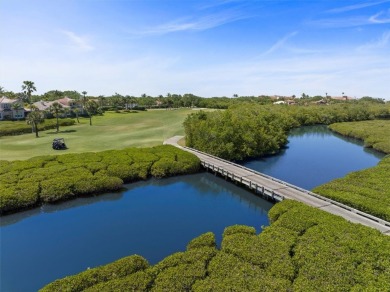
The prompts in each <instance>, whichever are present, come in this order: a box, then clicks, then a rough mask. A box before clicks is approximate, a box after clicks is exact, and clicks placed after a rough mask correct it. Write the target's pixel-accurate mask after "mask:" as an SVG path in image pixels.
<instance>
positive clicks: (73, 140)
mask: <svg viewBox="0 0 390 292" xmlns="http://www.w3.org/2000/svg"><path fill="white" fill-rule="evenodd" d="M192 112H194V110H193V109H188V108H183V109H176V110H164V109H155V110H148V111H139V112H121V113H116V112H105V113H104V115H102V116H94V117H93V118H92V126H90V125H89V119H88V118H80V119H79V120H80V123H76V125H74V126H68V127H60V131H59V133H56V131H55V129H52V130H47V131H40V132H39V138H35V134H33V133H31V134H23V135H18V136H4V137H0V160H23V159H28V158H31V157H34V156H38V155H50V154H56V155H58V154H65V153H82V152H97V151H103V150H109V149H123V148H126V147H150V146H156V145H161V144H162V143H163V141H164V140H165V139H167V138H169V137H172V136H175V135H183V134H184V128H183V125H182V124H183V121H184V119H185V118H186V116H187V115H188V114H190V113H192ZM58 137H60V138H64V139H65V143H66V145H67V147H68V149H67V150H53V149H52V147H51V146H52V141H53V139H54V138H58Z"/></svg>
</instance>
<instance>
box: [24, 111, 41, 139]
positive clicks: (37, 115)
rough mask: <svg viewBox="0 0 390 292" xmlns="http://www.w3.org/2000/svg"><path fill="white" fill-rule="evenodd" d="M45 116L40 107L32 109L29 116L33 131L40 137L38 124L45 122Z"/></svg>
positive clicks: (28, 122)
mask: <svg viewBox="0 0 390 292" xmlns="http://www.w3.org/2000/svg"><path fill="white" fill-rule="evenodd" d="M44 120H45V116H44V114H43V112H41V111H40V110H38V109H34V108H33V109H32V110H31V112H30V113H29V115H28V116H27V124H29V125H31V127H32V129H33V131H35V137H36V138H38V137H39V135H38V131H39V130H38V124H41V123H43V122H44Z"/></svg>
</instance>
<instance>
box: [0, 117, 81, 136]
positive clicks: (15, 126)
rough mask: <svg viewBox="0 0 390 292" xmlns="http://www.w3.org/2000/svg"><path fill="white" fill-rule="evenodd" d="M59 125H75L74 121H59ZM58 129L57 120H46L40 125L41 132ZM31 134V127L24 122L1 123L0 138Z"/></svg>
mask: <svg viewBox="0 0 390 292" xmlns="http://www.w3.org/2000/svg"><path fill="white" fill-rule="evenodd" d="M58 124H59V126H60V127H65V126H72V125H74V124H75V121H74V120H73V119H67V118H66V119H59V120H58ZM56 127H57V122H56V119H46V120H45V121H44V122H43V123H42V124H39V130H40V131H44V130H49V129H55V128H56ZM29 133H31V126H30V125H27V124H26V122H23V121H13V122H1V123H0V137H1V136H13V135H21V134H29Z"/></svg>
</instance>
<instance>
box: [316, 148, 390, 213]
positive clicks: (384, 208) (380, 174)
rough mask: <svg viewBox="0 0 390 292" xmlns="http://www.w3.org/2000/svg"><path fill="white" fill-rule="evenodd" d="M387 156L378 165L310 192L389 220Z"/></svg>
mask: <svg viewBox="0 0 390 292" xmlns="http://www.w3.org/2000/svg"><path fill="white" fill-rule="evenodd" d="M389 173H390V156H389V155H388V156H386V157H385V158H383V159H382V160H381V161H380V162H379V163H378V165H377V166H375V167H371V168H367V169H364V170H361V171H356V172H352V173H349V174H347V175H346V176H345V177H343V178H338V179H335V180H333V181H331V182H328V183H326V184H323V185H321V186H318V187H316V188H315V189H314V190H313V191H314V192H316V193H318V194H321V195H323V196H325V197H328V198H331V199H333V200H336V201H338V202H341V203H344V204H346V205H348V206H351V207H354V208H356V209H358V210H361V211H363V212H366V213H369V214H372V215H374V216H377V217H379V218H382V219H384V220H386V221H390V196H389V194H390V175H389Z"/></svg>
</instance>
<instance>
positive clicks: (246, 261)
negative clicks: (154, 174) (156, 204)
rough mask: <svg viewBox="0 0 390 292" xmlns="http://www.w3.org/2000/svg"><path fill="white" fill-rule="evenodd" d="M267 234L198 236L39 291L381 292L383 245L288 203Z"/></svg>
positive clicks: (388, 253)
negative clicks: (165, 252) (156, 258)
mask: <svg viewBox="0 0 390 292" xmlns="http://www.w3.org/2000/svg"><path fill="white" fill-rule="evenodd" d="M269 216H270V219H271V226H269V227H266V228H265V229H264V230H263V232H262V233H260V235H256V232H255V229H254V228H253V227H247V226H231V227H227V228H226V229H225V231H224V234H223V241H222V244H221V248H220V249H217V247H216V245H215V237H214V234H212V233H206V234H203V235H201V236H200V237H198V238H195V239H193V240H192V241H191V242H190V243H189V244H188V246H187V250H186V251H185V252H178V253H175V254H172V255H170V256H168V257H167V258H165V259H163V260H162V261H161V262H159V263H158V264H156V265H154V266H149V265H148V264H147V262H146V261H145V260H143V259H142V258H140V257H139V256H132V257H128V258H124V259H122V260H120V261H117V262H114V263H112V264H109V265H106V266H102V267H98V268H94V269H90V270H87V271H84V272H82V273H80V274H78V275H74V276H70V277H66V278H64V279H60V280H57V281H54V282H53V283H51V284H49V285H47V286H46V287H44V288H43V289H42V290H41V291H45V292H48V291H210V292H211V291H387V290H388V289H389V288H390V284H389V283H390V237H389V236H386V235H382V234H381V233H379V232H378V231H376V230H374V229H371V228H368V227H365V226H362V225H356V224H352V223H350V222H348V221H346V220H344V219H343V218H341V217H338V216H334V215H331V214H328V213H326V212H324V211H321V210H318V209H315V208H312V207H308V206H306V205H303V204H301V203H298V202H294V201H283V202H281V203H278V204H276V205H275V206H274V207H273V208H272V209H271V211H270V213H269Z"/></svg>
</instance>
